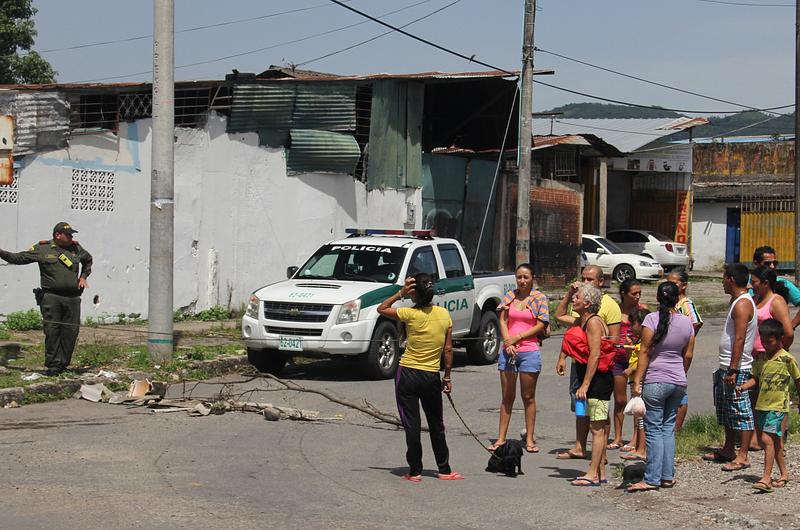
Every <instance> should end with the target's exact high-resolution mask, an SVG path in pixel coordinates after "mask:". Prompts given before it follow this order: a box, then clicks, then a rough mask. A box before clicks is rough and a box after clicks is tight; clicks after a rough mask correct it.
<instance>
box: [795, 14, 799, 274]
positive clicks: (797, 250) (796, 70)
mask: <svg viewBox="0 0 800 530" xmlns="http://www.w3.org/2000/svg"><path fill="white" fill-rule="evenodd" d="M798 148H800V1H799V2H797V3H796V7H795V19H794V279H795V281H796V282H800V151H798Z"/></svg>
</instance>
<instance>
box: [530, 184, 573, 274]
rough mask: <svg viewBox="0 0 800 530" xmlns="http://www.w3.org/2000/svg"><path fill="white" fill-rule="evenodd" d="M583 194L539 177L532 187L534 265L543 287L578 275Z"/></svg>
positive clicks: (532, 255) (532, 250) (569, 186)
mask: <svg viewBox="0 0 800 530" xmlns="http://www.w3.org/2000/svg"><path fill="white" fill-rule="evenodd" d="M582 205H583V194H582V193H581V192H580V191H579V188H578V187H577V186H576V185H570V184H567V183H560V182H555V181H549V180H540V181H538V182H536V183H535V185H534V186H533V187H531V264H532V265H533V267H534V272H535V274H536V278H537V281H538V283H539V286H540V287H561V286H564V285H565V284H567V282H569V281H570V280H572V279H573V278H575V277H576V276H577V275H578V260H579V257H580V244H581V232H582V225H583V222H582Z"/></svg>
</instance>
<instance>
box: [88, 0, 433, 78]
mask: <svg viewBox="0 0 800 530" xmlns="http://www.w3.org/2000/svg"><path fill="white" fill-rule="evenodd" d="M348 1H349V0H348ZM432 1H433V0H421V1H419V2H415V3H413V4H410V5H407V6H404V7H401V8H399V9H394V10H392V11H387V12H386V13H383V14H382V15H379V16H380V17H388V16H390V15H394V14H396V13H400V12H401V11H406V10H408V9H412V8H414V7H417V6H419V5H422V4H427V3H430V2H432ZM367 22H368V21H367V20H363V21H361V22H356V23H353V24H347V25H346V26H340V27H338V28H334V29H329V30H327V31H323V32H320V33H314V34H313V35H307V36H305V37H300V38H297V39H292V40H288V41H283V42H279V43H276V44H270V45H269V46H264V47H262V48H257V49H255V50H248V51H245V52H240V53H234V54H232V55H226V56H224V57H217V58H216V59H208V60H205V61H197V62H194V63H187V64H182V65H178V66H176V67H175V69H176V70H177V69H178V68H189V67H192V66H200V65H203V64H211V63H216V62H220V61H225V60H227V59H233V58H236V57H243V56H245V55H252V54H254V53H259V52H263V51H266V50H271V49H273V48H278V47H280V46H287V45H289V44H296V43H298V42H304V41H307V40H311V39H315V38H317V37H323V36H325V35H330V34H331V33H336V32H339V31H344V30H346V29H350V28H354V27H356V26H361V25H363V24H366V23H367ZM152 73H153V71H152V70H143V71H141V72H134V73H131V74H124V75H115V76H108V77H98V78H95V79H86V80H83V81H74V83H94V82H97V81H109V80H112V79H124V78H126V77H133V76H136V75H145V74H152Z"/></svg>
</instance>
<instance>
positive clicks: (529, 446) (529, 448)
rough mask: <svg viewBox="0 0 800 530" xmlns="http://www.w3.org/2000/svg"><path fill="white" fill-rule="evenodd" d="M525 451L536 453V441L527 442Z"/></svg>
mask: <svg viewBox="0 0 800 530" xmlns="http://www.w3.org/2000/svg"><path fill="white" fill-rule="evenodd" d="M525 451H526V452H528V453H538V452H539V447H537V446H536V442H533V443H532V444H527V445H526V446H525Z"/></svg>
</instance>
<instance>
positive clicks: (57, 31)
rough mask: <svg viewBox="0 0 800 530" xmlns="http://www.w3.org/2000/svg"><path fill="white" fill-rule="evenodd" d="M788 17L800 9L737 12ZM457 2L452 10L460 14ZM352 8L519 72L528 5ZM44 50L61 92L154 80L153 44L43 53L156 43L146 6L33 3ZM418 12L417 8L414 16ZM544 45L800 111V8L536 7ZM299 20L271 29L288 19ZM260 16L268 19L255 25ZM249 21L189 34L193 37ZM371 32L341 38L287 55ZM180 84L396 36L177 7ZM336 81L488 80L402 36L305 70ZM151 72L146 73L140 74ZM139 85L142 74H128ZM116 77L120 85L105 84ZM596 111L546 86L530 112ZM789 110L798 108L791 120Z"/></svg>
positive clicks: (313, 17) (629, 95)
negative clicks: (797, 97) (799, 69)
mask: <svg viewBox="0 0 800 530" xmlns="http://www.w3.org/2000/svg"><path fill="white" fill-rule="evenodd" d="M731 1H738V2H749V3H762V4H773V5H774V4H790V3H791V0H731ZM454 2H455V3H454ZM347 3H348V5H350V6H352V7H354V8H356V9H359V10H361V11H364V12H367V13H369V14H370V15H373V16H382V15H384V14H386V13H389V12H391V11H397V10H399V9H403V8H406V7H408V6H411V7H408V8H407V9H403V10H402V11H400V12H397V13H394V14H390V15H387V16H386V17H385V18H383V20H384V21H386V22H388V23H390V24H393V25H398V26H399V25H403V24H407V23H408V22H411V21H412V20H414V19H417V18H420V17H423V16H425V15H428V14H430V13H432V12H434V11H436V10H438V9H440V8H443V7H445V6H448V5H449V4H453V5H450V6H449V7H446V8H445V9H443V10H442V11H440V12H438V13H436V14H433V15H432V16H430V17H428V18H425V19H423V20H420V21H419V22H416V23H414V24H411V25H409V26H407V27H405V28H404V29H405V31H408V32H410V33H414V34H416V35H418V36H420V37H423V38H425V39H428V40H430V41H433V42H435V43H437V44H439V45H441V46H444V47H446V48H449V49H452V50H454V51H457V52H459V53H461V54H463V55H466V56H472V55H473V54H474V55H475V58H476V59H478V60H480V61H482V62H485V63H488V64H490V65H494V66H497V67H500V68H503V69H508V70H514V69H519V68H520V67H521V47H522V29H523V28H522V20H523V6H524V2H523V0H460V1H456V0H391V1H390V0H350V1H349V2H347ZM33 4H34V6H35V7H36V8H37V9H38V10H39V12H38V13H37V15H36V16H35V19H34V20H35V23H36V28H37V30H38V32H39V35H38V37H37V39H36V44H35V46H34V49H35V50H37V51H39V52H40V53H41V54H42V55H43V56H44V57H45V58H46V59H47V60H49V61H50V63H51V64H52V65H53V66H54V68H55V69H56V70H57V72H58V77H57V80H58V81H59V82H62V83H70V82H84V81H90V80H91V81H94V80H102V81H100V82H108V83H113V82H126V81H151V80H152V75H151V74H150V73H149V72H150V70H151V66H152V39H151V38H149V37H148V38H144V39H140V40H132V41H128V42H121V43H113V44H107V45H102V46H93V47H85V48H80V49H72V50H61V51H46V50H54V49H57V48H64V47H70V46H77V45H84V44H92V43H97V42H105V41H115V40H120V39H128V38H133V37H139V36H147V35H150V34H151V33H152V28H153V7H152V2H150V1H145V0H138V1H131V0H74V1H70V2H65V1H64V0H34V2H33ZM415 4H418V5H415ZM538 4H539V10H538V11H537V13H536V26H535V36H534V41H535V45H536V46H538V47H540V48H542V49H545V50H549V51H552V52H556V53H559V54H561V55H565V56H568V57H572V58H575V59H580V60H582V61H585V62H589V63H593V64H596V65H599V66H603V67H606V68H611V69H615V70H619V71H622V72H625V73H628V74H632V75H636V76H639V77H643V78H647V79H650V80H653V81H657V82H660V83H664V84H668V85H672V86H676V87H679V88H683V89H686V90H691V91H694V92H698V93H702V94H705V95H709V96H713V97H716V98H720V99H724V100H728V101H733V102H736V103H741V104H743V105H746V106H751V107H756V108H767V107H776V106H781V105H787V104H790V103H793V102H794V84H793V75H794V60H793V50H794V39H793V36H794V9H793V7H794V6H793V5H789V6H788V7H764V6H758V7H750V6H740V5H726V4H720V3H715V2H712V1H708V0H705V1H704V0H607V1H604V2H601V1H598V0H539V2H538ZM304 8H312V9H305V10H303V11H299V12H295V13H289V14H283V15H277V16H269V17H267V15H273V14H275V13H280V12H284V11H288V10H297V9H304ZM257 17H261V18H257ZM242 19H250V20H246V21H244V22H239V23H235V24H229V25H224V26H218V27H214V28H208V29H201V30H195V31H189V32H182V33H180V32H179V31H180V30H182V29H187V28H195V27H197V26H206V25H210V24H219V23H223V22H229V21H235V20H242ZM359 22H364V23H363V24H360V25H357V26H354V27H350V28H348V29H344V30H341V31H336V32H332V33H329V34H327V35H324V36H319V37H315V38H310V39H307V40H303V41H302V42H295V43H292V44H284V43H286V42H287V41H292V40H298V39H303V38H305V37H308V36H312V35H315V34H318V33H322V32H328V31H331V30H335V29H337V28H341V27H343V26H348V25H352V24H356V23H359ZM175 29H176V32H179V33H176V36H175V50H176V51H175V55H176V57H175V63H176V66H178V67H180V66H182V65H187V64H190V63H198V62H205V61H210V60H213V59H217V58H221V57H226V56H229V55H234V54H241V53H243V52H248V51H252V50H258V49H263V48H267V47H270V49H266V50H261V51H258V52H255V53H248V54H246V55H241V56H238V57H234V58H228V59H225V60H220V61H215V62H211V63H207V64H200V65H195V66H189V67H184V68H177V69H176V74H175V78H176V80H198V79H204V80H205V79H222V78H224V75H225V74H226V73H230V71H231V69H233V68H236V69H237V70H239V71H240V72H254V73H258V72H261V71H263V70H265V69H266V68H267V67H268V66H269V65H271V64H277V65H288V64H298V65H299V64H301V63H305V62H306V61H309V60H312V59H315V58H318V57H320V56H322V55H325V54H328V53H331V52H334V51H337V50H340V49H342V48H345V47H348V46H351V45H353V44H356V43H358V42H360V41H363V40H365V39H369V38H372V37H375V36H377V35H380V34H381V33H384V32H385V31H387V29H386V28H384V27H382V26H380V25H378V24H376V23H374V22H372V21H369V20H366V19H364V18H362V17H361V16H359V15H357V14H356V13H353V12H350V11H348V10H346V9H345V8H343V7H341V6H338V5H336V4H333V3H332V2H330V1H329V0H269V1H263V0H262V1H258V0H226V1H219V0H217V1H211V0H175ZM299 67H300V68H305V69H310V70H319V71H324V72H330V73H335V74H369V73H379V72H390V73H411V72H424V71H430V70H438V71H446V72H459V71H475V70H483V69H484V68H483V67H481V66H480V65H477V64H475V63H470V62H469V61H467V60H465V59H462V58H459V57H455V56H452V55H449V54H447V53H445V52H442V51H440V50H437V49H435V48H432V47H430V46H428V45H425V44H423V43H420V42H416V41H414V40H412V39H410V38H408V37H406V36H404V35H401V34H398V33H395V32H392V33H391V34H389V35H386V36H383V37H381V38H378V39H376V40H374V41H372V42H369V43H367V44H364V45H362V46H359V47H356V48H353V49H351V50H348V51H344V52H342V53H338V54H335V55H332V56H330V57H327V58H324V59H319V60H316V61H312V62H310V63H307V64H302V66H299ZM535 67H536V68H537V69H552V70H555V75H553V76H547V77H542V80H543V81H545V82H548V83H551V84H554V85H558V86H561V87H564V88H569V89H571V90H576V91H580V92H585V93H589V94H592V95H597V96H602V97H606V98H610V99H616V100H623V101H629V102H633V103H639V104H644V105H659V106H663V107H668V108H677V109H683V110H698V111H702V113H703V114H707V113H716V112H720V111H735V110H738V109H739V108H740V107H737V106H735V105H729V104H726V103H720V102H716V101H709V100H707V99H703V98H699V97H697V96H691V95H687V94H681V93H678V92H674V91H671V90H667V89H664V88H660V87H655V86H651V85H647V84H643V83H641V82H638V81H634V80H631V79H626V78H623V77H620V76H617V75H613V74H610V73H606V72H602V71H599V70H596V69H594V68H589V67H586V66H583V65H580V64H576V63H574V62H571V61H567V60H565V59H561V58H558V57H555V56H552V55H549V54H544V53H537V54H536V57H535ZM142 72H146V73H142ZM130 74H136V75H130ZM103 78H113V79H103ZM580 101H595V100H593V99H591V98H587V97H582V96H576V95H573V94H569V93H565V92H562V91H559V90H556V89H553V88H549V87H543V86H541V85H537V86H536V88H535V90H534V112H536V111H537V110H545V109H549V108H552V107H554V106H558V105H562V104H565V103H571V102H580ZM790 110H791V109H790Z"/></svg>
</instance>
